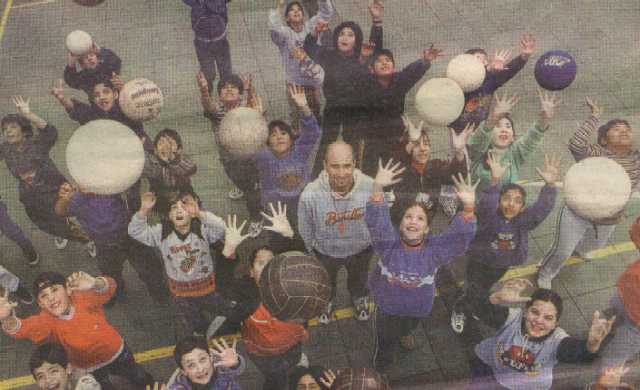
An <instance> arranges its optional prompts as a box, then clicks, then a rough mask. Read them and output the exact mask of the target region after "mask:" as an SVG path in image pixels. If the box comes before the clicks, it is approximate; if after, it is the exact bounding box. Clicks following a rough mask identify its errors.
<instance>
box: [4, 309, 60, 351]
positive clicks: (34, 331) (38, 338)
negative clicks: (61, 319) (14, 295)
mask: <svg viewBox="0 0 640 390" xmlns="http://www.w3.org/2000/svg"><path fill="white" fill-rule="evenodd" d="M19 321H20V323H19V325H18V330H17V331H15V332H14V333H9V332H6V333H7V334H8V335H9V336H11V337H13V338H16V339H29V340H31V341H33V342H34V343H36V344H40V343H42V342H44V341H47V340H48V339H49V337H50V336H51V330H52V327H53V324H52V323H51V316H50V315H48V314H45V313H40V314H36V315H33V316H30V317H27V318H21V319H19Z"/></svg>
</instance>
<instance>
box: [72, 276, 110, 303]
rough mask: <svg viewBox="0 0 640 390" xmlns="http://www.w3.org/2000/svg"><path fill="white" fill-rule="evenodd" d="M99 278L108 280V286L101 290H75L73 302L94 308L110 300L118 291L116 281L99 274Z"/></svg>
mask: <svg viewBox="0 0 640 390" xmlns="http://www.w3.org/2000/svg"><path fill="white" fill-rule="evenodd" d="M99 278H101V279H103V280H105V281H106V282H107V288H106V289H104V290H102V291H100V290H87V291H74V292H73V303H74V304H76V305H78V306H83V307H88V308H94V307H101V306H102V305H104V304H105V303H107V302H109V299H111V297H113V294H115V292H116V287H117V285H116V281H115V280H113V279H112V278H110V277H108V276H99Z"/></svg>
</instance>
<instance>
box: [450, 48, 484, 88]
mask: <svg viewBox="0 0 640 390" xmlns="http://www.w3.org/2000/svg"><path fill="white" fill-rule="evenodd" d="M486 75H487V71H486V69H485V68H484V65H482V64H481V63H480V61H478V60H477V59H476V57H475V56H474V55H473V54H460V55H458V56H456V57H454V58H453V59H452V60H451V61H449V65H447V78H449V79H451V80H453V81H455V82H456V83H458V85H459V86H460V88H462V91H464V92H471V91H475V90H476V89H478V88H479V87H480V86H481V85H482V82H483V81H484V78H485V76H486Z"/></svg>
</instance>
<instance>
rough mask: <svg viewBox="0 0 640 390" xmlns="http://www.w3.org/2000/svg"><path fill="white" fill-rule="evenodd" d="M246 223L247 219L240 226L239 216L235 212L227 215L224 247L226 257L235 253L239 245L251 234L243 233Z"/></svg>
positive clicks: (223, 251) (223, 252)
mask: <svg viewBox="0 0 640 390" xmlns="http://www.w3.org/2000/svg"><path fill="white" fill-rule="evenodd" d="M246 224H247V221H246V220H245V221H243V222H242V224H241V225H240V227H238V217H237V216H236V215H235V214H234V215H229V216H227V222H226V223H225V224H224V248H223V249H222V255H223V256H224V257H231V256H232V255H234V254H235V252H236V248H237V247H238V245H240V244H241V243H242V241H244V240H245V239H246V238H247V237H249V234H245V235H242V229H244V225H246Z"/></svg>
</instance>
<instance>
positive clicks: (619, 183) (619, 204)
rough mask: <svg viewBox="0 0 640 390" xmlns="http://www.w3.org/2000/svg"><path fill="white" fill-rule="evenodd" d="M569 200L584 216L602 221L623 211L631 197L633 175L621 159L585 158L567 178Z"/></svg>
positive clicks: (576, 210)
mask: <svg viewBox="0 0 640 390" xmlns="http://www.w3.org/2000/svg"><path fill="white" fill-rule="evenodd" d="M564 192H565V202H566V204H567V206H568V207H569V208H570V209H571V210H572V211H573V212H575V213H576V214H577V215H579V216H580V217H582V218H585V219H587V220H589V221H598V220H602V219H606V218H611V217H613V216H615V215H616V214H618V213H620V211H622V210H623V209H624V207H625V205H626V204H627V202H628V201H629V198H630V197H631V179H629V175H628V174H627V172H626V171H625V170H624V168H622V166H621V165H620V164H618V163H617V162H615V161H613V160H611V159H609V158H606V157H590V158H585V159H584V160H582V161H580V162H579V163H576V164H574V165H573V166H571V168H569V171H567V174H566V175H565V178H564Z"/></svg>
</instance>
